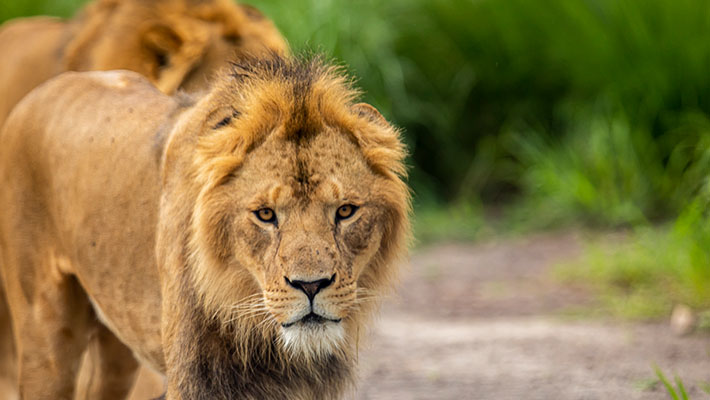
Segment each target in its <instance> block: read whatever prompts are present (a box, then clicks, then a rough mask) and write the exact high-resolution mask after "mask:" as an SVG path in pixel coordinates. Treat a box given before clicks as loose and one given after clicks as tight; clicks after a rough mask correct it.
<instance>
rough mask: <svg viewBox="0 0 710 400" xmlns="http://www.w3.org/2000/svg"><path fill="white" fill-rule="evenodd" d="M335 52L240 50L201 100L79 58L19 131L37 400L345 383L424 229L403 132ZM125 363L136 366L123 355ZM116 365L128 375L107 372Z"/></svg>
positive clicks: (22, 331) (12, 177) (14, 307)
mask: <svg viewBox="0 0 710 400" xmlns="http://www.w3.org/2000/svg"><path fill="white" fill-rule="evenodd" d="M350 82H351V80H350V79H348V78H347V77H346V76H345V74H344V73H343V72H342V71H341V70H340V69H338V68H336V67H333V66H331V65H330V64H329V63H327V62H325V61H323V60H322V58H318V57H311V58H303V57H297V58H284V57H281V56H278V55H270V56H268V57H265V58H262V59H258V58H252V59H248V60H243V61H239V62H235V63H234V64H233V65H232V66H231V67H229V68H228V69H227V70H225V71H224V72H223V73H222V74H220V75H219V76H218V77H217V78H216V79H215V82H214V84H213V85H212V89H211V90H210V91H209V93H207V94H206V95H204V96H202V97H194V96H192V97H190V96H185V95H182V94H178V95H176V96H168V95H165V94H163V93H161V92H160V91H159V90H157V89H156V88H155V87H154V86H153V85H151V83H150V81H149V80H147V79H146V78H144V77H142V76H141V75H139V74H137V73H134V72H130V71H105V72H81V73H79V72H67V73H64V74H62V75H60V76H59V77H57V78H54V79H52V80H50V81H49V82H47V83H45V84H43V85H42V86H40V87H39V88H37V89H36V90H34V91H33V92H31V93H30V94H29V95H28V96H26V97H25V98H24V99H23V100H22V101H21V102H20V103H19V104H18V106H17V107H16V108H15V109H14V110H13V112H12V114H11V115H10V117H9V119H8V120H7V123H6V124H5V126H4V128H3V130H2V132H0V136H1V137H0V140H2V142H3V146H0V179H2V181H3V182H4V188H3V191H0V209H3V210H6V211H7V212H5V213H3V214H0V256H1V257H2V259H1V260H0V266H1V267H2V270H1V271H2V277H3V281H4V285H5V290H6V293H7V294H8V298H9V304H10V314H11V316H12V320H13V327H14V330H15V331H14V337H15V340H16V343H17V348H18V349H19V359H20V390H21V393H22V395H23V397H24V398H27V399H71V398H72V396H73V394H74V390H75V388H74V386H75V385H74V382H75V376H76V371H77V367H78V363H79V359H80V356H81V353H82V351H83V350H84V348H85V347H86V344H87V340H88V339H87V338H88V337H89V336H90V335H97V334H98V335H99V336H100V337H101V338H102V340H101V341H99V345H100V349H99V352H100V353H101V357H99V360H100V362H101V363H102V366H101V367H100V368H99V370H100V371H101V372H102V373H103V375H104V376H101V377H99V378H100V379H99V380H98V384H99V386H100V387H101V390H99V392H100V393H101V395H100V396H98V398H104V399H109V398H110V399H116V398H121V397H123V396H125V394H126V393H127V390H128V389H126V388H130V386H131V382H132V379H133V376H134V374H135V368H136V367H135V365H136V364H135V359H134V357H135V358H136V359H138V360H140V361H141V362H142V363H144V364H145V365H147V366H149V367H150V368H152V369H153V370H155V371H158V372H160V373H162V374H164V375H165V376H166V379H167V393H166V398H167V399H171V400H175V399H232V398H244V399H265V398H293V399H330V398H337V397H339V396H341V395H342V394H343V393H345V392H346V391H347V390H349V389H351V388H352V387H353V386H354V382H355V378H356V372H355V370H356V360H357V348H358V341H359V340H360V337H361V335H363V334H364V332H366V330H367V328H368V326H369V325H370V321H371V316H372V315H373V312H375V311H376V309H377V305H378V304H379V300H380V299H381V298H382V297H383V296H384V295H385V294H386V293H388V292H389V291H390V290H391V289H392V287H393V285H394V282H395V281H396V278H397V275H398V272H399V269H400V264H401V263H400V260H401V259H402V257H403V256H404V255H406V250H407V244H408V240H409V237H410V224H409V214H410V208H411V207H410V192H409V189H408V187H407V185H406V183H405V179H406V168H405V164H404V158H405V154H406V149H405V146H404V145H403V143H402V141H401V139H400V132H399V130H398V129H396V128H395V127H393V126H392V125H391V124H390V123H389V122H387V121H386V120H385V118H384V117H382V115H381V114H380V113H379V112H378V111H377V110H376V109H375V108H374V107H372V106H370V105H368V104H365V103H357V102H356V101H357V98H358V96H359V94H358V92H357V90H355V89H354V88H353V87H352V84H351V83H350ZM111 366H118V368H111ZM106 382H109V383H106Z"/></svg>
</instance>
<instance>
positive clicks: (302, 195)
mask: <svg viewBox="0 0 710 400" xmlns="http://www.w3.org/2000/svg"><path fill="white" fill-rule="evenodd" d="M242 168H243V169H244V171H245V175H251V176H255V177H258V179H254V185H253V186H252V188H253V189H255V191H256V193H255V198H254V199H253V200H252V202H253V203H259V202H261V203H265V204H283V203H288V202H289V201H303V200H310V201H319V202H324V203H332V204H337V203H338V202H341V201H356V200H360V199H361V198H363V197H366V196H367V193H368V191H369V187H370V186H371V182H372V180H373V179H374V174H373V172H372V171H371V170H370V168H369V167H368V165H367V163H366V162H365V160H364V157H363V156H362V153H361V152H360V149H359V148H358V146H357V145H356V144H355V143H353V142H352V141H350V140H349V139H348V138H347V137H346V136H345V135H343V134H340V133H338V132H329V131H326V132H323V133H321V134H319V135H317V136H315V137H314V138H313V139H312V140H310V141H309V142H308V143H305V144H304V143H298V142H295V141H289V140H284V139H282V138H278V137H275V136H272V137H269V138H268V139H267V140H266V141H265V142H264V143H263V144H261V145H260V146H259V147H258V148H257V149H255V150H254V151H253V152H251V153H250V156H249V157H248V158H247V160H246V161H245V163H244V165H243V166H242Z"/></svg>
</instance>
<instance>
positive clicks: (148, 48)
mask: <svg viewBox="0 0 710 400" xmlns="http://www.w3.org/2000/svg"><path fill="white" fill-rule="evenodd" d="M286 50H287V46H286V42H285V41H284V39H283V37H282V36H281V34H280V33H279V32H278V30H277V29H276V28H275V27H274V25H273V23H271V21H270V20H268V19H267V18H265V17H264V16H263V15H261V14H260V13H259V11H258V10H256V9H254V8H252V7H249V6H238V5H237V4H235V3H233V1H232V0H96V1H94V2H93V3H90V4H89V5H88V6H87V7H86V8H85V9H84V10H83V11H82V12H81V13H80V14H79V15H78V16H77V17H75V18H74V19H72V20H69V21H63V20H60V19H58V18H51V17H32V18H22V19H17V20H12V21H9V22H7V23H6V24H4V25H3V26H2V27H0V54H2V55H3V61H2V62H1V63H0V93H2V96H0V126H1V125H2V122H3V121H4V120H5V118H6V117H7V114H8V113H9V112H10V110H11V109H12V107H13V106H14V105H15V104H16V103H17V102H18V101H20V99H21V98H22V97H23V96H24V95H25V94H27V93H28V92H29V91H30V90H32V89H33V88H35V87H36V86H37V85H39V84H40V83H42V82H44V81H46V80H47V79H50V78H51V77H53V76H56V75H58V74H60V73H61V72H64V71H93V70H110V69H128V70H131V71H136V72H139V73H141V74H142V75H144V76H146V77H147V78H148V79H149V80H150V81H151V82H152V83H153V84H154V85H156V86H157V87H158V88H159V89H160V90H162V91H163V92H165V93H168V94H169V93H172V92H174V91H175V90H176V89H177V88H178V87H182V88H184V89H186V90H188V91H194V90H196V89H202V88H204V87H205V86H206V83H207V81H208V78H209V75H210V74H211V73H213V72H214V71H216V70H217V69H219V68H220V67H222V66H224V65H225V62H226V61H227V60H229V59H232V58H233V57H234V56H235V54H236V55H240V54H245V53H254V54H256V53H263V52H265V51H276V52H281V53H284V52H286Z"/></svg>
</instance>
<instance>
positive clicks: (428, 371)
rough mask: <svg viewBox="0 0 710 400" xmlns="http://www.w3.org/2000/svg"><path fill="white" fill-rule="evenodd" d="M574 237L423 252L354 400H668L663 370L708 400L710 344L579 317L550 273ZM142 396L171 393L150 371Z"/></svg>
mask: <svg viewBox="0 0 710 400" xmlns="http://www.w3.org/2000/svg"><path fill="white" fill-rule="evenodd" d="M579 248H580V240H579V238H578V237H577V236H575V235H571V234H551V235H540V236H533V237H528V238H524V239H517V240H504V241H495V242H488V243H482V244H475V245H437V246H433V247H428V248H425V249H422V250H419V251H417V252H416V253H415V254H414V255H413V256H412V261H411V268H410V269H409V270H408V271H407V272H406V274H405V278H404V280H403V282H402V285H401V288H400V290H399V295H398V296H397V297H395V298H393V299H392V300H391V301H389V302H387V303H386V304H385V306H384V309H383V313H382V315H381V317H380V318H379V321H378V323H377V327H376V329H374V330H373V332H372V337H371V339H370V343H369V345H367V346H366V347H364V348H361V350H360V365H361V376H362V380H361V383H360V385H359V387H358V390H357V392H356V393H355V394H354V395H353V396H352V398H354V399H358V400H360V399H390V400H396V399H545V400H548V399H644V400H645V399H668V398H669V396H668V395H667V393H666V392H665V389H663V387H662V386H661V385H660V384H658V383H657V382H656V381H655V380H654V374H653V365H654V364H657V365H659V366H660V367H661V368H662V369H663V370H664V371H665V372H666V373H667V375H672V374H678V375H679V376H680V377H682V379H683V381H684V382H685V384H686V386H688V387H689V388H688V389H689V392H690V395H691V398H694V399H698V398H707V397H708V395H707V394H705V393H704V392H702V391H701V389H700V386H701V385H702V384H703V383H706V382H709V383H710V337H709V336H705V335H701V334H695V335H691V336H686V337H681V338H679V337H676V336H674V335H673V334H671V332H670V329H669V327H668V326H667V324H629V323H612V322H608V321H607V322H604V321H589V320H581V321H580V320H571V319H569V318H567V319H565V318H564V317H562V316H561V315H562V312H563V311H564V310H566V309H569V308H571V307H580V306H584V305H587V304H589V302H590V297H589V296H588V295H587V294H586V293H584V292H583V291H581V290H579V289H577V288H570V287H564V286H562V285H560V284H557V283H555V282H554V281H553V280H552V279H551V278H550V274H549V269H550V267H551V266H553V265H555V264H556V263H558V262H560V261H563V260H565V259H569V258H571V257H574V256H575V255H576V254H578V253H579ZM141 374H142V375H141V378H140V379H139V382H138V385H137V387H136V391H135V393H134V396H133V397H132V398H133V399H141V400H144V399H148V398H150V397H151V396H157V395H159V394H160V392H161V384H160V378H159V377H157V376H155V375H152V374H151V373H148V372H146V371H142V373H141Z"/></svg>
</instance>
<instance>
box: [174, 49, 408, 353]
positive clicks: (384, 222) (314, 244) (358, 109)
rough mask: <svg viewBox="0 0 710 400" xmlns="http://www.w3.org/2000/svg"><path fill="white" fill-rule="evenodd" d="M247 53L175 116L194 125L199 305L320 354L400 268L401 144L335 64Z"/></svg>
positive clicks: (344, 335) (403, 231) (347, 333)
mask: <svg viewBox="0 0 710 400" xmlns="http://www.w3.org/2000/svg"><path fill="white" fill-rule="evenodd" d="M256 63H257V66H256V67H246V68H247V69H246V70H238V69H235V71H234V72H233V73H232V74H231V75H229V76H228V77H227V78H225V81H224V82H223V83H222V85H223V90H216V91H215V93H213V94H211V95H210V96H208V97H206V98H204V99H203V100H201V104H202V106H201V107H197V109H198V110H202V111H196V112H195V113H194V114H191V115H187V116H185V117H184V118H183V120H185V121H202V122H194V124H195V126H193V127H192V128H189V127H188V128H185V129H200V131H201V132H202V133H201V134H200V139H199V142H198V149H197V156H196V158H195V159H194V160H193V163H194V166H195V167H196V168H197V171H196V172H195V173H194V174H195V177H196V181H197V182H198V183H197V185H199V186H200V188H199V189H197V190H198V191H199V195H198V196H197V199H196V207H195V210H194V213H193V217H192V224H193V230H194V234H193V237H192V238H191V246H192V257H193V262H192V263H191V265H192V268H193V271H192V273H193V278H194V282H195V285H196V289H197V292H198V293H199V294H200V296H201V297H202V303H203V305H204V306H205V308H206V311H207V313H208V315H216V316H218V318H219V319H220V320H221V321H222V322H223V324H226V325H229V328H230V329H237V330H241V332H239V334H240V335H241V336H240V337H245V336H248V334H245V331H248V333H253V332H254V331H255V330H256V331H258V332H260V335H261V336H262V337H263V336H264V335H266V336H276V337H277V338H279V339H280V341H281V342H282V343H283V345H284V348H285V349H287V350H288V351H290V352H292V354H301V355H308V356H317V355H320V356H322V355H326V354H329V353H332V352H334V351H337V350H339V349H342V348H343V347H342V346H343V345H344V344H345V343H346V342H350V343H352V341H351V340H350V341H349V340H348V339H353V337H354V336H356V335H357V332H358V329H359V327H360V326H361V325H362V323H363V321H364V320H365V319H366V318H365V317H366V316H367V314H368V313H369V312H370V311H371V310H372V308H373V307H372V305H373V303H374V302H373V300H376V299H377V298H378V297H379V296H381V295H382V294H383V292H385V291H386V290H387V289H389V288H390V287H391V283H392V280H393V277H394V276H395V275H396V270H397V269H398V268H397V266H396V265H392V264H393V260H394V259H396V258H397V257H399V256H400V255H401V253H402V250H403V249H404V245H403V243H404V242H405V241H406V236H407V232H408V222H407V216H408V204H409V193H408V190H407V187H406V185H405V184H404V183H403V182H402V180H401V178H400V176H401V175H403V173H404V172H403V170H404V169H403V164H402V159H403V157H404V149H403V146H402V144H401V142H400V141H399V137H398V132H397V131H396V130H395V129H394V128H392V127H391V126H390V125H389V124H388V123H387V122H386V121H385V120H384V119H383V118H382V117H381V116H380V115H379V113H377V111H376V110H374V108H372V107H370V106H367V105H363V104H357V105H354V104H352V102H351V100H352V98H353V97H354V92H353V91H352V90H350V89H349V87H348V86H347V84H346V83H345V81H344V80H343V79H341V77H340V76H339V75H337V74H336V73H337V71H335V70H333V69H327V68H326V67H323V66H321V64H318V63H317V62H311V63H303V62H299V61H285V60H282V59H278V58H277V59H275V60H266V61H256ZM249 68H253V69H249ZM251 75H254V77H252V76H251ZM197 125H199V127H198V126H197ZM242 341H243V339H242Z"/></svg>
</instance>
